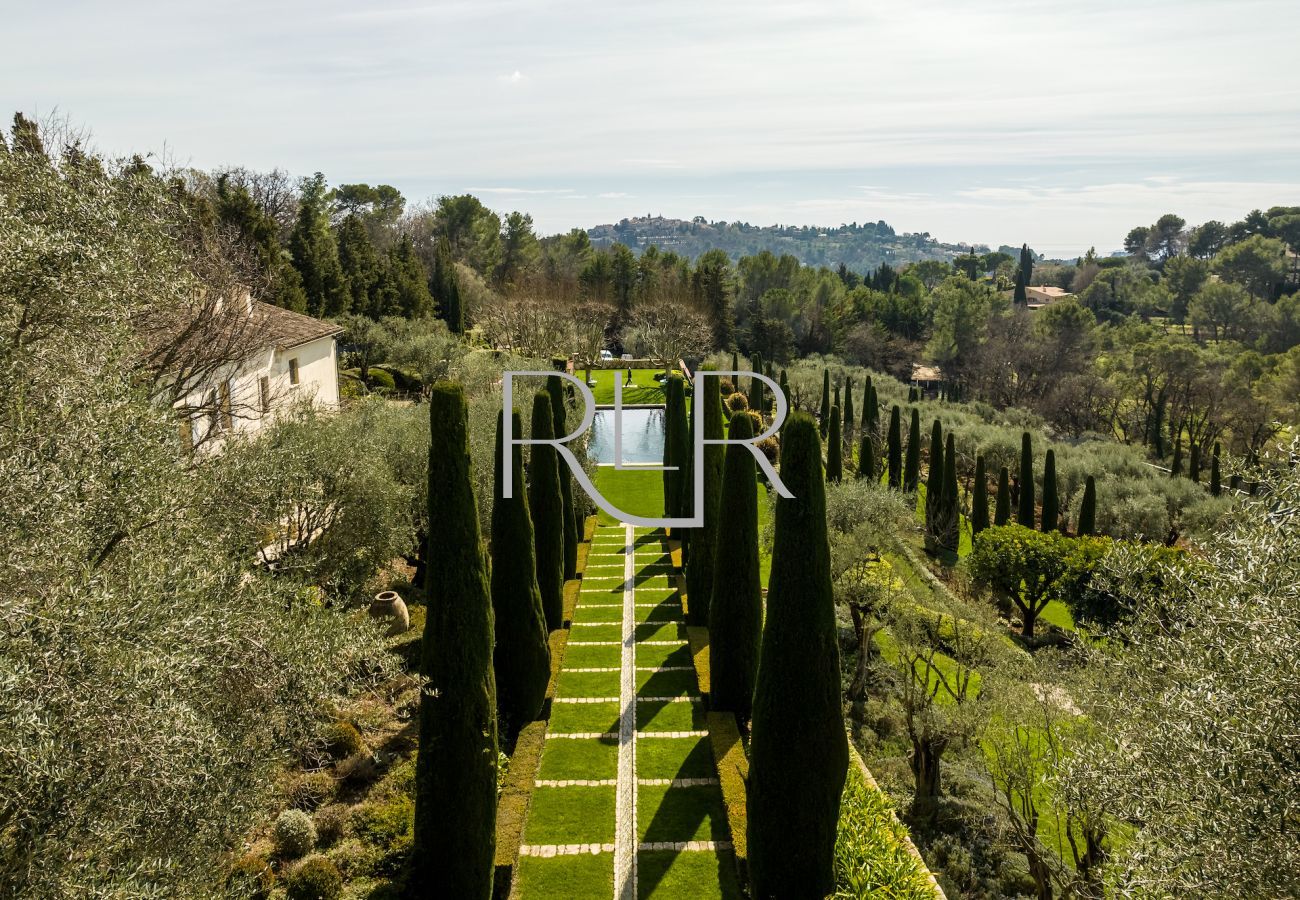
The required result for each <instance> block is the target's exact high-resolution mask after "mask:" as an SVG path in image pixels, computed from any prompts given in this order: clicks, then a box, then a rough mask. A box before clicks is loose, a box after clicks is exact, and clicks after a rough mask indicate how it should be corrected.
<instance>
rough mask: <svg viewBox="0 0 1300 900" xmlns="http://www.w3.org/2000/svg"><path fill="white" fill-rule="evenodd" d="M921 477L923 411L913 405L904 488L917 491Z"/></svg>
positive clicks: (910, 491)
mask: <svg viewBox="0 0 1300 900" xmlns="http://www.w3.org/2000/svg"><path fill="white" fill-rule="evenodd" d="M920 478H921V413H920V412H919V411H917V409H916V407H912V424H911V426H910V427H909V428H908V432H907V459H906V462H904V463H903V490H904V491H905V492H907V493H909V494H915V493H916V485H917V483H918V482H919V481H920Z"/></svg>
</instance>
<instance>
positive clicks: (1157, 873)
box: [1080, 445, 1300, 898]
mask: <svg viewBox="0 0 1300 900" xmlns="http://www.w3.org/2000/svg"><path fill="white" fill-rule="evenodd" d="M1297 451H1300V446H1296V445H1293V446H1292V447H1291V448H1290V452H1291V453H1292V454H1294V453H1295V452H1297ZM1291 458H1293V459H1294V456H1292V457H1291ZM1277 471H1278V472H1279V473H1280V474H1279V475H1278V476H1276V478H1275V479H1274V480H1273V482H1272V484H1271V485H1270V487H1271V489H1272V492H1271V493H1270V494H1269V495H1268V496H1267V497H1260V498H1252V499H1250V500H1247V501H1245V502H1243V503H1242V504H1241V505H1239V506H1238V507H1237V508H1236V509H1235V510H1234V511H1233V513H1232V514H1231V515H1230V516H1229V519H1228V522H1227V524H1226V526H1225V527H1224V528H1223V530H1221V531H1220V533H1219V534H1218V535H1217V538H1216V539H1215V540H1214V541H1211V542H1207V544H1206V545H1205V547H1204V558H1203V562H1204V565H1198V566H1193V567H1187V568H1184V569H1182V570H1181V571H1179V570H1171V572H1170V578H1173V579H1179V583H1178V585H1176V586H1171V585H1170V584H1169V583H1168V581H1167V580H1161V579H1157V580H1155V581H1152V580H1150V579H1133V578H1125V577H1124V576H1123V572H1122V566H1123V557H1122V555H1119V554H1116V553H1112V554H1110V555H1109V556H1108V557H1107V561H1106V566H1105V568H1106V569H1114V568H1119V569H1120V570H1121V571H1120V577H1118V578H1117V579H1115V580H1116V582H1117V586H1118V587H1122V586H1123V585H1125V584H1127V585H1131V586H1132V587H1133V589H1135V590H1137V591H1139V592H1141V591H1143V590H1151V591H1153V592H1155V593H1153V594H1152V595H1151V596H1146V597H1144V596H1137V597H1134V598H1132V600H1131V602H1130V603H1129V604H1128V605H1129V606H1130V608H1132V609H1133V610H1134V611H1135V612H1134V616H1133V618H1132V620H1131V621H1130V622H1129V623H1128V626H1127V629H1126V632H1125V638H1126V639H1125V641H1124V643H1123V648H1121V649H1118V650H1117V651H1116V652H1114V653H1106V652H1102V651H1100V650H1099V651H1097V652H1096V653H1095V663H1096V664H1097V666H1098V667H1099V669H1100V670H1101V671H1102V672H1104V673H1105V674H1106V675H1107V676H1108V677H1107V678H1106V679H1105V683H1104V685H1103V687H1102V688H1101V690H1100V691H1099V694H1101V697H1099V700H1104V702H1105V704H1106V705H1107V706H1108V708H1109V709H1111V710H1112V711H1113V714H1114V718H1115V721H1114V722H1113V723H1112V724H1111V726H1110V728H1109V729H1108V730H1109V731H1111V733H1112V736H1113V742H1112V746H1111V748H1110V752H1109V753H1108V754H1107V755H1106V756H1105V757H1103V758H1100V759H1097V760H1096V761H1094V763H1093V764H1092V765H1091V766H1087V767H1084V770H1083V771H1082V772H1081V773H1080V774H1081V775H1083V776H1087V777H1089V778H1091V779H1092V780H1093V781H1094V782H1097V783H1100V784H1102V785H1104V786H1105V787H1106V788H1107V789H1108V790H1109V792H1110V793H1111V794H1112V795H1113V799H1112V801H1111V804H1110V806H1111V812H1112V814H1113V815H1114V816H1115V817H1116V818H1117V819H1121V820H1129V821H1133V822H1137V823H1139V827H1138V829H1137V832H1136V834H1135V835H1134V837H1133V840H1131V841H1129V842H1126V843H1125V845H1124V846H1123V848H1122V849H1121V850H1120V851H1119V852H1118V855H1117V858H1116V861H1115V871H1114V873H1113V880H1114V883H1115V887H1116V889H1117V891H1118V892H1119V893H1121V894H1122V895H1126V896H1127V895H1133V894H1142V895H1149V896H1157V895H1159V896H1169V895H1173V896H1198V897H1210V898H1228V897H1264V896H1289V895H1293V894H1295V893H1296V892H1297V891H1300V843H1298V842H1297V841H1296V828H1297V823H1298V822H1300V818H1298V814H1297V810H1300V760H1298V759H1297V744H1296V740H1295V735H1297V734H1300V704H1298V703H1297V702H1296V693H1295V671H1294V667H1293V666H1291V665H1288V663H1287V661H1288V660H1292V659H1293V658H1294V654H1295V648H1296V647H1297V646H1298V645H1300V470H1297V469H1295V468H1287V467H1286V466H1280V467H1279V468H1278V470H1277ZM1095 577H1101V576H1095ZM1144 583H1148V584H1151V587H1150V588H1144V587H1143V584H1144ZM1171 591H1172V592H1173V593H1175V594H1177V596H1178V602H1177V603H1175V604H1170V603H1168V602H1166V597H1167V595H1168V594H1169V592H1171Z"/></svg>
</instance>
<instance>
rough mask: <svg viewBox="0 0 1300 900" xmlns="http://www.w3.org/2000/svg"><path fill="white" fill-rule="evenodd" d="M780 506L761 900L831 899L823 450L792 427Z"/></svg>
mask: <svg viewBox="0 0 1300 900" xmlns="http://www.w3.org/2000/svg"><path fill="white" fill-rule="evenodd" d="M785 443H786V447H785V455H784V457H783V458H782V460H781V478H782V480H783V481H784V482H785V483H786V485H787V486H788V487H789V489H790V491H791V493H793V494H794V496H793V497H791V498H785V497H782V498H781V499H780V500H779V501H778V502H777V505H776V534H775V538H774V541H773V549H772V575H771V578H770V581H769V587H768V595H767V621H766V623H765V625H764V630H763V641H762V647H761V649H760V656H759V664H758V677H757V682H756V684H755V687H754V712H753V721H752V727H751V731H752V738H751V740H750V747H749V829H748V836H749V871H750V876H751V878H752V880H753V887H754V896H755V897H756V898H769V897H781V898H800V897H808V898H812V897H817V898H820V897H824V896H825V895H826V894H828V893H830V892H831V891H832V890H833V889H834V887H835V872H834V856H835V836H836V830H837V825H838V822H839V810H840V794H841V792H842V791H843V789H844V779H845V776H846V775H847V772H848V738H847V735H846V734H845V731H844V716H843V712H842V709H841V706H840V691H841V687H840V651H839V641H838V639H837V635H836V627H835V606H834V600H833V598H832V594H831V578H830V546H829V543H828V541H827V536H826V492H825V485H824V484H823V481H822V466H821V457H822V454H821V446H820V441H818V439H817V426H816V425H815V424H814V423H813V421H812V419H811V418H810V417H809V416H807V415H805V414H803V413H796V414H795V415H793V416H791V421H790V425H789V427H788V428H787V429H786V436H785Z"/></svg>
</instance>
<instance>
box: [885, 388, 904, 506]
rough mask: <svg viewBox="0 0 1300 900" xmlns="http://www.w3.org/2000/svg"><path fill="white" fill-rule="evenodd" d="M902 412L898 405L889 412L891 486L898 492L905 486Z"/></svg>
mask: <svg viewBox="0 0 1300 900" xmlns="http://www.w3.org/2000/svg"><path fill="white" fill-rule="evenodd" d="M900 415H901V413H900V410H899V408H898V404H897V403H895V404H894V408H893V409H892V410H890V412H889V438H888V451H889V459H888V465H889V486H890V487H891V488H893V489H894V490H898V489H899V488H901V487H902V486H903V446H902V445H903V434H902V425H901V423H900V421H899V418H900Z"/></svg>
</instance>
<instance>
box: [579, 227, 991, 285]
mask: <svg viewBox="0 0 1300 900" xmlns="http://www.w3.org/2000/svg"><path fill="white" fill-rule="evenodd" d="M587 234H588V235H589V236H590V237H591V242H592V243H593V244H595V245H596V246H598V247H608V246H610V245H611V244H616V243H621V244H626V245H627V246H629V247H631V248H632V249H633V250H635V251H636V252H638V253H639V252H640V251H641V250H643V249H645V248H646V247H649V246H651V245H654V246H657V247H659V249H661V250H672V251H673V252H675V253H677V254H679V255H681V256H684V257H687V258H689V259H692V260H694V259H696V258H697V257H699V256H700V255H701V254H703V253H705V252H707V251H708V250H713V249H719V250H723V251H724V252H726V254H727V255H728V256H730V257H731V258H732V259H733V260H736V259H739V258H740V257H742V256H754V255H755V254H757V253H759V252H761V251H763V250H767V251H769V252H771V253H773V254H775V255H776V256H781V255H783V254H787V253H788V254H790V255H791V256H793V257H795V258H796V259H798V260H799V261H800V262H801V263H803V264H804V265H806V266H829V267H832V268H834V267H836V266H838V265H839V264H840V263H844V265H846V266H847V267H848V268H850V269H853V270H856V271H868V270H871V269H875V268H877V267H879V266H880V264H881V263H886V262H887V263H890V264H891V265H899V264H901V263H906V262H919V261H920V260H924V259H941V260H946V261H951V260H952V259H953V258H955V257H956V256H958V255H960V254H962V253H965V252H967V251H968V250H969V249H970V247H969V245H964V244H960V245H959V244H943V243H940V242H939V241H936V240H935V239H934V238H932V237H930V234H929V232H922V233H920V234H899V233H897V232H895V231H894V229H893V228H891V227H890V226H889V225H888V224H887V223H885V222H884V221H880V222H874V223H873V222H867V223H863V224H858V223H857V222H853V223H851V224H848V225H840V226H837V227H834V228H829V227H828V228H821V227H818V226H816V225H750V224H749V223H747V222H709V221H706V220H705V219H704V217H703V216H696V217H695V218H694V219H693V220H691V221H689V222H688V221H686V220H684V219H667V218H664V217H662V216H639V217H636V218H631V219H623V220H621V221H620V222H618V223H617V224H614V225H597V226H595V227H594V228H589V229H587ZM980 249H981V252H984V253H987V252H988V248H987V247H982V248H980Z"/></svg>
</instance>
